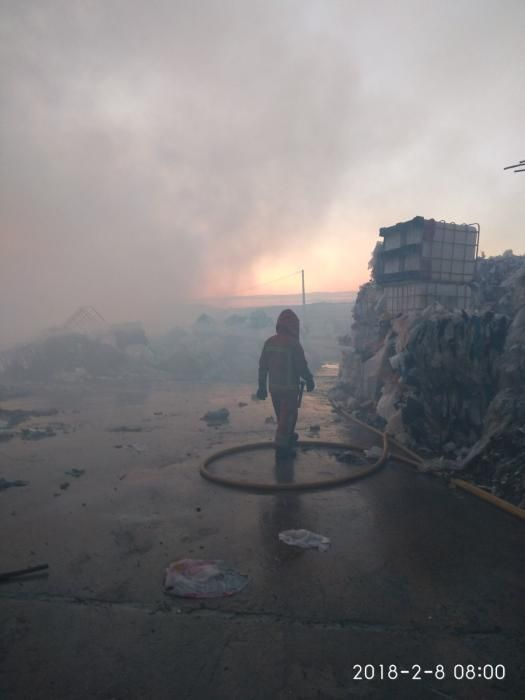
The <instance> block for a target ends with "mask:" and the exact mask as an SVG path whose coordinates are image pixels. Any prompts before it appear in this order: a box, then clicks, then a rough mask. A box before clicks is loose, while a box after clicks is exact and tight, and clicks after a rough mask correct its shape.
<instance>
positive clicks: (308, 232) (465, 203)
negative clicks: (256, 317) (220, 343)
mask: <svg viewBox="0 0 525 700" xmlns="http://www.w3.org/2000/svg"><path fill="white" fill-rule="evenodd" d="M524 66H525V2H523V0H516V1H515V0H494V1H490V2H486V1H483V0H477V1H474V0H470V1H461V0H453V1H448V0H432V1H430V0H427V1H423V0H421V1H418V2H416V1H413V0H389V1H376V0H369V1H368V2H365V1H364V0H362V1H359V2H356V1H353V0H261V1H259V0H217V1H213V0H198V1H196V0H185V1H184V2H181V1H179V0H169V1H165V2H164V1H161V0H148V1H147V2H146V0H140V1H138V0H85V1H84V2H76V1H75V0H64V2H54V1H52V0H49V1H46V0H38V1H36V2H31V1H29V0H24V1H23V2H16V1H15V0H0V149H1V150H0V154H1V157H0V240H1V257H0V334H1V336H2V337H1V338H0V341H1V340H2V338H3V339H5V338H7V337H11V336H13V335H16V334H19V333H20V334H23V333H27V332H29V331H30V330H33V329H36V328H41V327H43V326H47V325H51V324H59V323H61V322H63V321H64V320H65V318H66V317H67V316H68V315H69V314H70V313H72V311H74V309H75V308H76V307H77V306H79V305H87V304H92V305H94V306H95V307H97V309H99V311H100V312H101V313H102V314H103V315H104V316H106V317H107V318H108V319H110V320H115V321H120V320H126V319H140V318H143V319H145V320H150V319H151V320H157V321H158V320H164V321H166V322H169V317H170V309H171V308H172V307H173V305H174V304H175V303H177V301H179V300H181V299H183V298H188V297H195V296H207V295H210V294H220V295H229V294H235V293H239V292H243V291H244V290H245V289H247V288H251V287H252V286H253V285H256V284H258V283H260V282H265V281H266V280H271V279H273V278H275V277H279V276H280V275H285V274H287V273H288V272H292V271H293V270H296V269H298V268H301V267H304V268H305V270H306V278H307V285H308V287H309V288H310V289H312V290H314V289H319V290H320V289H325V290H327V289H333V290H343V289H353V288H356V287H357V286H358V285H359V284H360V283H361V282H363V281H365V279H366V278H367V275H368V271H367V262H368V259H369V257H370V251H371V249H372V248H373V246H374V244H375V240H376V237H377V231H378V228H379V227H380V226H385V225H390V224H393V223H395V222H397V221H403V220H406V219H409V218H412V217H413V216H415V215H423V216H426V217H429V218H430V217H435V218H437V219H446V220H450V221H456V222H458V223H460V222H474V221H477V222H479V223H480V224H481V248H482V249H484V250H485V251H486V252H487V254H494V253H497V252H501V251H502V250H504V249H505V248H513V249H514V250H515V251H516V252H524V249H525V245H524V243H523V236H524V232H525V173H520V174H514V173H511V172H503V167H504V166H505V165H509V164H510V163H512V162H515V160H519V159H525V132H524V128H523V124H524V120H525V70H524ZM298 281H299V279H298V278H295V279H293V284H294V285H297V283H298ZM289 290H290V284H288V283H286V282H283V283H280V284H279V285H277V286H276V287H275V288H274V289H272V288H271V287H262V288H261V292H264V291H279V292H281V291H283V292H284V291H289Z"/></svg>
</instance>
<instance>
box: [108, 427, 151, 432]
mask: <svg viewBox="0 0 525 700" xmlns="http://www.w3.org/2000/svg"><path fill="white" fill-rule="evenodd" d="M143 430H144V428H140V427H130V426H128V425H119V426H118V427H117V428H108V432H109V433H140V432H142V431H143Z"/></svg>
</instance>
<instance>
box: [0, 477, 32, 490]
mask: <svg viewBox="0 0 525 700" xmlns="http://www.w3.org/2000/svg"><path fill="white" fill-rule="evenodd" d="M28 483H29V481H23V480H22V479H15V480H14V481H8V480H7V479H2V478H0V491H5V490H6V489H10V488H11V487H12V486H27V485H28Z"/></svg>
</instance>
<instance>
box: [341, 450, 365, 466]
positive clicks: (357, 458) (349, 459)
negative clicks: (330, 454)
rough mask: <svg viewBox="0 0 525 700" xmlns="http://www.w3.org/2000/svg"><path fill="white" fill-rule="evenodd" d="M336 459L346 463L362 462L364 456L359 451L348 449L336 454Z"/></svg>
mask: <svg viewBox="0 0 525 700" xmlns="http://www.w3.org/2000/svg"><path fill="white" fill-rule="evenodd" d="M335 458H336V460H337V461H338V462H344V463H345V464H362V463H363V458H362V457H361V455H359V454H358V453H357V452H354V451H353V450H346V451H345V452H339V453H338V454H336V457H335Z"/></svg>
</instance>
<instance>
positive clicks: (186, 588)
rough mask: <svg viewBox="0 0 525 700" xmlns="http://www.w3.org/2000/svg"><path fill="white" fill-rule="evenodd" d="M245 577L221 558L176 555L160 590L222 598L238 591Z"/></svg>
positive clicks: (201, 596)
mask: <svg viewBox="0 0 525 700" xmlns="http://www.w3.org/2000/svg"><path fill="white" fill-rule="evenodd" d="M248 580H249V578H248V576H246V575H245V574H240V573H239V572H238V571H236V570H235V569H233V568H232V567H231V566H230V565H229V564H227V563H226V562H225V561H223V560H222V559H179V560H178V561H175V562H172V563H171V564H170V565H169V566H168V568H167V569H166V578H165V580H164V590H165V592H166V593H168V594H169V595H173V596H179V597H182V598H222V597H225V596H230V595H233V594H234V593H239V591H242V589H243V588H244V587H245V586H246V584H247V583H248Z"/></svg>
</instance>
